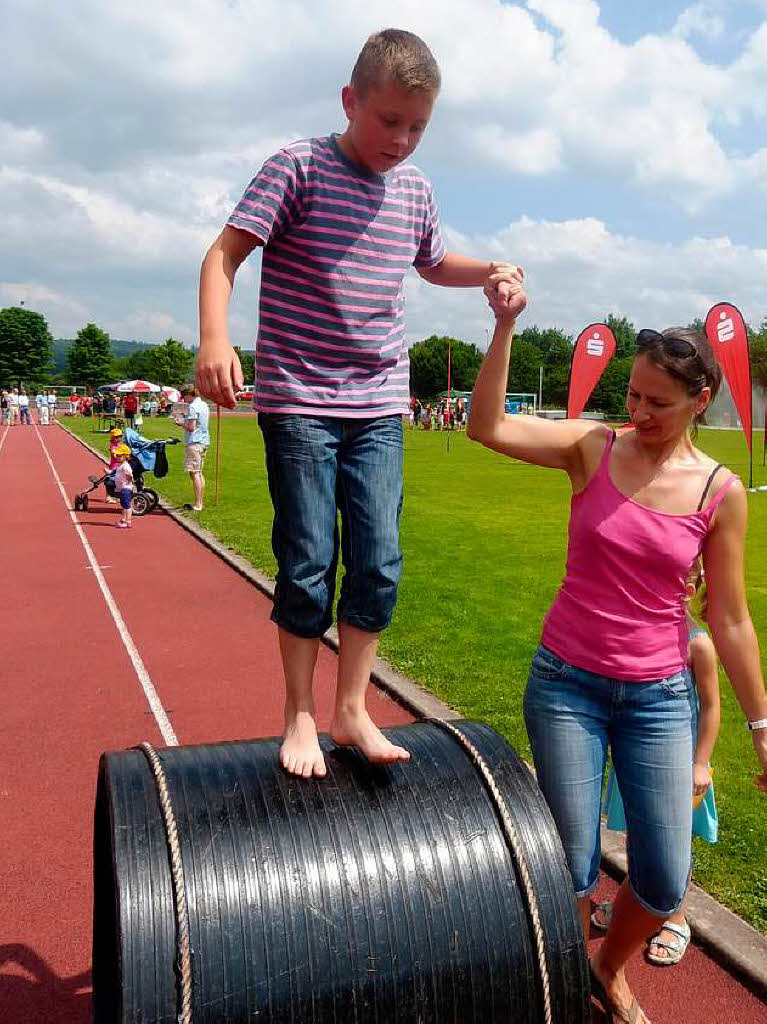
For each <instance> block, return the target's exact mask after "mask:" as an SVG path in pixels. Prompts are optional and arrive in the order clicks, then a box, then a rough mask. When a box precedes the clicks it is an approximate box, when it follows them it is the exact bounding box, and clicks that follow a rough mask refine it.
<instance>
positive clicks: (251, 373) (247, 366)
mask: <svg viewBox="0 0 767 1024" xmlns="http://www.w3.org/2000/svg"><path fill="white" fill-rule="evenodd" d="M234 351H235V352H236V353H237V355H238V357H239V360H240V366H241V367H242V380H243V383H244V384H253V383H254V381H255V379H256V353H255V352H252V351H250V350H248V349H245V350H244V351H243V350H242V349H241V348H240V346H239V345H235V346H234Z"/></svg>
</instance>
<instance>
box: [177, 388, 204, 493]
mask: <svg viewBox="0 0 767 1024" xmlns="http://www.w3.org/2000/svg"><path fill="white" fill-rule="evenodd" d="M181 397H182V398H183V399H184V401H187V402H189V408H188V409H187V412H186V415H185V416H183V417H181V416H178V417H176V418H175V423H177V424H178V426H179V427H183V428H184V469H185V470H186V472H187V473H188V474H189V479H190V480H191V481H192V489H193V491H194V504H188V503H187V504H186V505H184V509H185V510H186V511H187V512H202V509H203V504H202V503H203V499H204V497H205V477H204V476H203V472H202V471H203V467H204V465H205V456H206V454H207V451H208V448H209V447H210V429H209V422H210V409H209V408H208V405H207V403H206V402H205V401H203V399H202V398H200V396H199V395H198V394H197V389H196V388H195V387H194V386H193V385H191V384H186V385H185V386H184V387H183V388H182V389H181Z"/></svg>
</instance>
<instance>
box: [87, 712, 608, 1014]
mask: <svg viewBox="0 0 767 1024" xmlns="http://www.w3.org/2000/svg"><path fill="white" fill-rule="evenodd" d="M455 724H456V725H458V726H459V727H460V729H461V731H462V732H463V733H464V734H465V735H466V736H467V737H468V738H469V739H470V741H471V742H472V743H473V744H474V746H475V747H476V748H477V749H478V750H479V752H480V754H481V755H482V758H483V759H484V760H485V762H486V763H487V764H488V766H489V767H490V769H491V771H492V773H493V776H494V777H495V780H496V782H497V784H498V787H499V789H500V791H501V793H502V795H503V797H504V799H505V801H506V804H507V806H508V808H509V810H510V812H511V816H512V818H513V821H514V823H515V825H516V828H517V831H518V832H519V834H520V836H521V838H522V842H523V845H524V848H525V856H526V857H527V860H528V864H529V869H530V874H531V878H532V882H533V886H534V888H535V893H536V896H537V900H538V903H539V908H540V916H541V924H542V926H543V932H544V939H545V949H546V960H547V964H548V971H549V976H550V991H551V1005H552V1019H553V1021H554V1024H580V1022H583V1024H587V1022H588V1021H590V1019H591V1017H590V1012H589V986H588V968H587V961H586V952H585V947H584V942H583V937H582V934H581V928H580V923H579V920H578V912H577V907H576V903H575V897H574V894H573V889H572V885H571V882H570V877H569V874H568V872H567V866H566V864H565V859H564V854H563V852H562V847H561V845H560V841H559V838H558V836H557V833H556V830H555V827H554V823H553V821H552V818H551V815H550V814H549V811H548V809H547V807H546V804H545V803H544V801H543V797H542V796H541V794H540V791H539V790H538V787H537V785H536V783H535V781H534V779H533V777H532V775H531V774H530V772H529V771H528V769H527V768H526V766H525V765H524V763H523V762H522V761H521V760H520V758H519V757H518V756H517V754H516V753H515V752H514V751H513V750H512V749H511V747H510V746H509V745H508V744H507V743H506V742H505V741H504V740H503V739H502V738H501V737H500V736H499V735H498V734H497V733H495V732H494V731H493V730H492V729H491V728H489V727H488V726H485V725H482V724H480V723H476V722H465V721H464V722H458V723H455ZM386 733H387V735H388V736H389V737H390V738H391V739H392V740H394V742H396V743H400V744H402V745H404V746H405V747H407V749H408V750H410V752H411V754H412V760H411V761H410V762H408V763H407V764H402V765H395V766H386V767H384V766H373V765H370V764H368V762H367V761H365V760H364V758H362V756H361V755H359V754H358V753H357V752H356V751H353V750H344V749H338V748H334V747H333V746H332V745H331V744H330V743H327V742H324V743H323V745H324V746H325V749H326V760H327V765H328V775H327V777H326V778H325V779H321V780H308V781H306V780H302V779H295V778H293V777H291V776H289V775H287V774H286V773H285V772H284V771H283V770H282V769H281V768H280V767H279V766H278V761H277V752H278V746H279V744H278V741H276V740H258V741H252V742H234V743H220V744H215V745H209V746H196V747H175V748H168V749H164V750H161V751H160V757H161V760H162V764H163V767H164V769H165V773H166V776H167V781H168V786H169V790H170V795H171V799H172V802H173V808H174V812H175V816H176V821H177V826H178V832H179V839H180V843H181V853H182V860H183V866H184V872H185V876H186V877H185V884H186V898H187V902H188V910H189V925H190V933H191V943H192V949H193V958H192V963H193V1009H194V1012H193V1020H194V1022H195V1024H245V1022H246V1021H247V1022H260V1024H310V1022H311V1024H363V1022H364V1024H507V1022H514V1024H539V1022H542V1021H543V1020H544V1016H543V1002H542V989H541V972H540V969H539V965H538V957H537V954H536V948H535V941H534V938H533V933H532V926H531V921H530V916H529V913H528V910H527V901H526V899H525V894H524V892H523V891H522V888H521V881H520V877H519V875H518V872H517V870H516V868H515V864H514V860H513V857H512V855H511V852H510V850H509V847H508V844H507V842H506V839H505V837H504V833H503V829H502V826H501V821H500V818H499V814H498V811H497V808H496V807H495V805H494V802H493V799H492V797H491V794H490V792H489V790H488V788H487V786H486V784H485V782H484V781H483V779H482V777H481V776H480V774H479V772H478V771H477V769H476V766H475V765H474V763H473V762H472V760H471V758H470V756H469V755H468V753H467V752H466V751H465V750H464V749H463V748H462V747H461V746H460V744H459V743H458V741H457V740H456V738H455V737H453V736H451V735H450V734H449V733H448V732H446V731H445V730H444V729H443V728H442V727H441V726H439V725H438V724H436V723H434V722H428V721H426V722H418V723H415V724H413V725H409V726H402V727H399V728H394V729H387V730H386ZM169 864H170V861H169V852H168V844H167V840H166V833H165V826H164V823H163V818H162V813H161V809H160V805H159V801H158V796H157V790H156V786H155V780H154V777H153V775H152V773H151V769H150V766H149V764H148V762H147V759H146V757H145V756H144V754H143V753H142V752H140V751H137V750H130V751H122V752H115V753H107V754H104V755H103V757H102V759H101V763H100V765H99V775H98V785H97V794H96V813H95V834H94V878H95V885H94V938H93V990H94V992H93V994H94V1021H95V1024H139V1022H141V1024H175V1022H176V1020H177V1012H178V1008H177V977H176V934H175V918H174V906H173V890H172V884H171V874H170V866H169Z"/></svg>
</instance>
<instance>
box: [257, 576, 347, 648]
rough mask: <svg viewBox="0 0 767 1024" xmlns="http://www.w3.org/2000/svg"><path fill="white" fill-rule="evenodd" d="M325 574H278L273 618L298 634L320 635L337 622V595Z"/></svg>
mask: <svg viewBox="0 0 767 1024" xmlns="http://www.w3.org/2000/svg"><path fill="white" fill-rule="evenodd" d="M334 591H335V582H334V585H333V588H332V589H331V587H330V585H329V583H328V580H327V579H326V578H325V574H322V573H312V574H309V575H307V576H304V577H301V576H297V575H295V574H292V575H291V576H286V575H285V574H283V573H281V572H280V573H278V575H277V584H276V586H275V588H274V607H273V608H272V621H273V622H276V623H277V625H278V626H280V627H281V628H282V629H286V630H287V631H288V632H289V633H293V634H294V635H295V636H300V637H304V638H314V637H320V636H322V634H323V633H324V632H325V631H326V630H327V629H329V627H330V625H331V623H332V621H333V595H334Z"/></svg>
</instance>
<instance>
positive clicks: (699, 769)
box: [692, 761, 711, 796]
mask: <svg viewBox="0 0 767 1024" xmlns="http://www.w3.org/2000/svg"><path fill="white" fill-rule="evenodd" d="M692 767H693V776H692V791H693V793H694V794H695V796H703V794H704V793H705V792H706V790H707V789H708V787H709V786H710V785H711V770H710V768H709V766H708V765H707V764H698V762H697V761H696V762H695V764H694V765H693V766H692Z"/></svg>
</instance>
